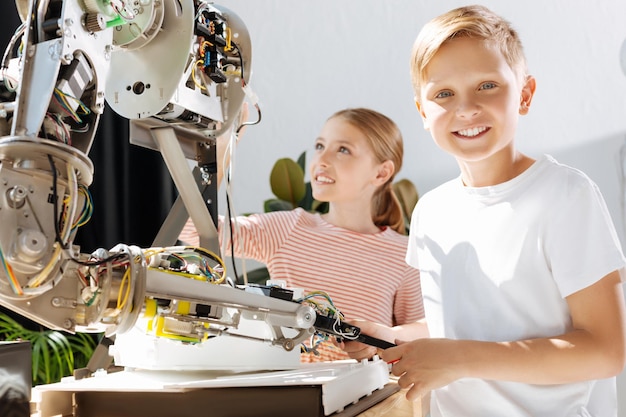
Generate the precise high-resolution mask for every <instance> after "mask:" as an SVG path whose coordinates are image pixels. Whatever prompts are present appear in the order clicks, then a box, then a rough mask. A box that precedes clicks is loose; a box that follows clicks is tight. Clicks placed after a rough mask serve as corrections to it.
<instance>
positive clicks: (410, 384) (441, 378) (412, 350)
mask: <svg viewBox="0 0 626 417" xmlns="http://www.w3.org/2000/svg"><path fill="white" fill-rule="evenodd" d="M457 342H458V341H455V340H449V339H428V338H424V339H418V340H414V341H412V342H406V343H401V342H399V343H398V346H396V347H393V348H389V349H385V350H384V351H381V352H380V357H381V358H382V359H383V360H384V361H386V362H388V363H393V366H392V368H391V372H392V373H393V374H394V375H396V376H399V377H400V378H399V379H398V385H399V386H400V387H401V388H409V390H408V391H407V394H406V398H407V399H408V400H410V401H415V400H418V399H420V398H422V397H423V396H424V395H426V394H428V393H429V392H430V391H432V390H433V389H436V388H440V387H443V386H445V385H448V384H449V383H451V382H453V381H456V380H457V379H459V378H461V377H462V375H461V374H460V372H459V367H458V366H456V364H457V363H458V362H457V361H456V360H455V358H456V357H457V356H458V352H459V347H458V346H457Z"/></svg>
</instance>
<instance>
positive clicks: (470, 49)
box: [417, 37, 535, 164]
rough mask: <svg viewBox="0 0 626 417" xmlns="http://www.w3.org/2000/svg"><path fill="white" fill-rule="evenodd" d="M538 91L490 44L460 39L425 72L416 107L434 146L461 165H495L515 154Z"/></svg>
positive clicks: (441, 51) (445, 47)
mask: <svg viewBox="0 0 626 417" xmlns="http://www.w3.org/2000/svg"><path fill="white" fill-rule="evenodd" d="M534 91H535V81H534V79H533V78H532V77H528V78H527V79H526V80H520V79H519V77H518V76H517V74H516V72H515V71H514V70H513V69H512V68H511V67H510V66H509V64H508V63H507V62H506V60H505V58H504V56H503V55H502V53H501V52H500V51H499V49H498V48H497V47H495V46H494V45H493V44H492V43H489V42H488V41H484V40H480V39H474V38H468V37H461V38H456V39H453V40H450V41H448V42H446V43H445V44H443V45H442V46H441V48H440V49H439V50H438V51H437V53H436V54H435V55H434V56H433V58H432V60H431V61H430V62H429V63H428V65H427V66H426V71H425V74H424V78H423V83H422V88H421V92H420V97H418V99H417V105H418V108H419V110H420V114H421V115H422V118H423V121H424V127H425V128H426V129H427V130H429V131H430V133H431V135H432V137H433V139H434V140H435V143H436V144H437V145H438V146H439V147H440V148H441V149H443V150H444V151H446V152H448V153H450V154H451V155H453V156H454V157H455V158H456V159H457V161H458V162H459V163H461V164H463V163H468V164H472V163H475V162H481V161H491V162H495V161H496V160H494V158H496V159H498V158H499V157H500V156H504V157H505V158H510V155H511V154H512V153H513V149H514V147H513V139H514V137H515V131H516V129H517V122H518V118H519V115H520V114H526V113H527V112H528V106H529V105H530V101H531V99H532V96H533V94H534ZM505 155H506V156H505Z"/></svg>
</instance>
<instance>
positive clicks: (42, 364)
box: [0, 312, 97, 386]
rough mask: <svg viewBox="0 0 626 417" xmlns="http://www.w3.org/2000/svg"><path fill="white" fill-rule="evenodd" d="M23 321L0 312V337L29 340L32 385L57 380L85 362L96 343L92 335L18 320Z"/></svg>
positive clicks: (8, 339)
mask: <svg viewBox="0 0 626 417" xmlns="http://www.w3.org/2000/svg"><path fill="white" fill-rule="evenodd" d="M26 321H27V319H24V318H20V320H19V321H18V320H16V319H14V318H12V317H11V316H9V315H8V314H6V313H4V312H0V340H6V341H15V340H24V341H29V342H30V344H31V348H32V372H33V373H32V376H33V379H32V383H33V386H35V385H41V384H50V383H53V382H58V381H60V380H61V378H63V377H65V376H69V375H72V373H73V372H74V370H75V369H77V368H82V367H84V366H86V365H87V362H88V361H89V358H91V356H92V354H93V351H94V349H95V348H96V345H97V343H96V339H95V335H93V334H84V333H76V334H70V333H66V332H61V331H57V330H50V329H42V328H39V325H37V324H35V323H30V321H28V323H27V325H25V324H22V323H21V322H26Z"/></svg>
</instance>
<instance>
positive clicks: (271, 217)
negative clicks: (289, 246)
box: [220, 211, 298, 264]
mask: <svg viewBox="0 0 626 417" xmlns="http://www.w3.org/2000/svg"><path fill="white" fill-rule="evenodd" d="M297 218H298V217H297V214H296V212H294V211H276V212H271V213H262V214H253V215H250V216H238V217H236V218H234V219H232V220H231V226H232V233H233V235H234V236H235V238H234V239H232V242H234V245H233V249H234V253H235V256H239V257H243V258H247V259H254V260H256V261H259V262H263V263H266V264H267V263H268V262H269V261H270V260H271V258H272V256H273V254H274V253H276V251H277V250H278V249H279V248H280V247H281V246H282V245H283V243H284V242H285V240H286V239H287V238H288V237H289V235H290V234H291V230H292V229H293V227H294V225H295V224H296V222H297ZM221 228H226V224H222V225H221ZM230 233H231V230H230V228H229V229H228V230H223V231H221V233H220V236H221V237H222V247H223V249H224V250H225V251H227V253H230V251H231V248H230V245H231V239H230V236H231V234H230Z"/></svg>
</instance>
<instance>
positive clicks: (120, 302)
mask: <svg viewBox="0 0 626 417" xmlns="http://www.w3.org/2000/svg"><path fill="white" fill-rule="evenodd" d="M124 286H126V293H125V294H124V299H123V300H122V299H121V297H122V290H123V289H124ZM129 295H130V267H129V268H127V269H126V272H124V276H123V277H122V283H121V284H120V290H119V292H118V293H117V309H118V310H121V309H122V308H124V306H125V305H126V302H127V301H128V296H129Z"/></svg>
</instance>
